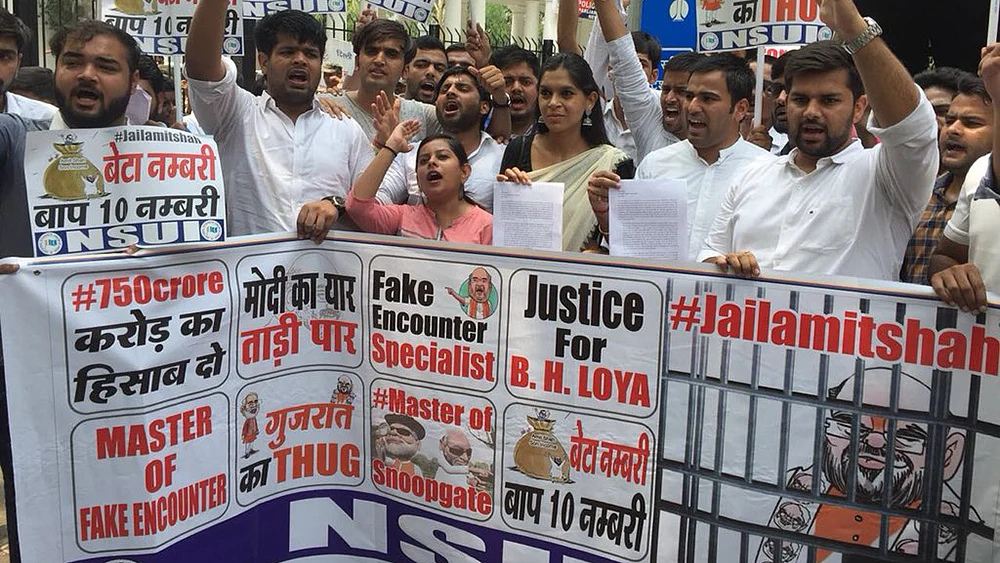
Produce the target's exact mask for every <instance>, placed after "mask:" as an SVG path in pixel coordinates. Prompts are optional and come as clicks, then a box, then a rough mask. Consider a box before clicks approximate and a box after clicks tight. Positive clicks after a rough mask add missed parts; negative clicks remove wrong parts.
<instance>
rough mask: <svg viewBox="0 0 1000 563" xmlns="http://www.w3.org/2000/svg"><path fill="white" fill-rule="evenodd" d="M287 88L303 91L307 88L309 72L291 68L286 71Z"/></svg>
mask: <svg viewBox="0 0 1000 563" xmlns="http://www.w3.org/2000/svg"><path fill="white" fill-rule="evenodd" d="M288 86H289V87H291V88H296V89H302V90H305V89H307V88H308V87H309V71H307V70H306V69H304V68H293V69H292V70H290V71H288Z"/></svg>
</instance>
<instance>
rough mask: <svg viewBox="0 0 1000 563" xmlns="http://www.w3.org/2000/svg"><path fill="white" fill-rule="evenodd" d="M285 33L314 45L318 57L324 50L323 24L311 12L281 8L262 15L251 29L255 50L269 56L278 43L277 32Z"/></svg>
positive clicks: (300, 41)
mask: <svg viewBox="0 0 1000 563" xmlns="http://www.w3.org/2000/svg"><path fill="white" fill-rule="evenodd" d="M279 33H287V34H288V35H291V36H292V37H294V38H295V40H296V41H298V42H299V43H306V44H311V45H315V46H316V47H318V48H319V54H320V57H322V56H323V53H324V52H325V51H326V33H325V32H324V31H323V24H321V23H319V21H318V20H317V19H316V18H314V17H313V16H312V15H311V14H307V13H305V12H302V11H299V10H282V11H280V12H275V13H273V14H268V15H266V16H264V18H263V19H261V20H260V21H259V22H257V25H256V27H254V29H253V40H254V43H256V45H257V52H258V53H264V54H265V55H267V56H271V52H272V51H274V46H275V45H277V44H278V34H279Z"/></svg>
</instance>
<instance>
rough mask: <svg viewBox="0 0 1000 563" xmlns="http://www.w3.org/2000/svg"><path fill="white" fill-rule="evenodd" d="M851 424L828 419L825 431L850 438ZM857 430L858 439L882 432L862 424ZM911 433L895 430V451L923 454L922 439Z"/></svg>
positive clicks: (906, 430)
mask: <svg viewBox="0 0 1000 563" xmlns="http://www.w3.org/2000/svg"><path fill="white" fill-rule="evenodd" d="M851 426H852V425H851V424H850V423H848V422H846V421H843V420H836V419H828V420H827V421H826V433H827V434H828V435H830V436H834V437H837V438H842V439H847V440H850V439H852V438H853V435H854V429H853V428H852V427H851ZM858 431H859V434H860V436H859V440H865V439H866V438H867V437H868V435H869V434H872V433H879V434H882V432H878V431H876V430H874V429H872V428H868V427H867V426H863V425H862V426H859V427H858ZM911 434H912V432H908V429H906V428H900V429H898V430H897V431H896V452H903V453H909V454H914V455H923V453H924V445H925V442H924V440H923V439H922V438H919V437H917V436H914V435H911ZM884 435H885V436H886V437H888V435H889V434H888V432H885V433H884Z"/></svg>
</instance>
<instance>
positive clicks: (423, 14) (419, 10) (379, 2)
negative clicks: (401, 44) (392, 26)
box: [368, 0, 434, 23]
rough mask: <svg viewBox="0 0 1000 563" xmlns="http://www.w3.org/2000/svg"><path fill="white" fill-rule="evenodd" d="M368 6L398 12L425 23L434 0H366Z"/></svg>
mask: <svg viewBox="0 0 1000 563" xmlns="http://www.w3.org/2000/svg"><path fill="white" fill-rule="evenodd" d="M368 6H369V7H370V8H372V9H373V10H374V9H377V8H382V9H383V10H386V11H389V12H392V13H394V14H399V15H400V16H403V17H404V18H407V19H411V20H413V21H415V22H418V23H427V18H429V17H430V15H431V9H432V8H433V7H434V0H368Z"/></svg>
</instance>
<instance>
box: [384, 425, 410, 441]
mask: <svg viewBox="0 0 1000 563" xmlns="http://www.w3.org/2000/svg"><path fill="white" fill-rule="evenodd" d="M389 432H390V433H392V432H395V433H396V434H398V435H399V436H401V437H403V438H409V437H410V436H413V431H412V430H410V429H409V428H407V427H405V426H403V425H401V424H391V425H389Z"/></svg>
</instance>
